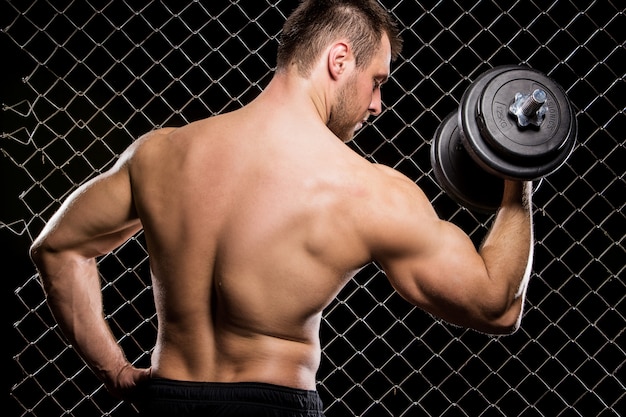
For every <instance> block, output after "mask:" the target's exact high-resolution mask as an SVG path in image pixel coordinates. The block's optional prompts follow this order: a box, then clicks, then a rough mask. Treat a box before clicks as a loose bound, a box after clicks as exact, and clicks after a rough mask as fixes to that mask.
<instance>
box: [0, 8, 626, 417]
mask: <svg viewBox="0 0 626 417" xmlns="http://www.w3.org/2000/svg"><path fill="white" fill-rule="evenodd" d="M382 3H383V4H385V5H386V7H388V8H389V9H390V10H391V11H392V13H393V14H394V15H395V16H396V18H397V19H398V20H399V22H400V25H401V27H402V28H403V37H404V40H405V46H404V51H403V54H402V56H401V57H400V58H399V60H398V62H396V63H395V64H394V65H393V66H392V71H393V73H392V77H391V80H390V81H389V83H387V84H386V85H385V87H384V89H383V102H384V104H385V106H386V107H385V111H384V112H383V114H381V115H380V116H379V117H378V118H377V120H376V122H375V123H374V124H373V125H372V126H368V127H366V128H365V129H364V130H363V131H361V132H360V133H359V134H358V135H357V137H356V139H355V141H354V142H353V143H351V144H350V146H351V147H353V148H354V149H355V150H356V151H357V152H359V153H361V154H362V155H364V156H365V157H366V158H368V159H369V160H372V161H375V162H379V163H384V164H387V165H390V166H393V167H395V168H397V169H398V170H400V171H402V172H404V173H405V174H407V175H409V177H411V178H412V179H414V180H415V181H416V182H417V183H418V184H419V185H420V186H421V187H422V188H423V189H424V191H425V193H426V194H427V195H428V196H429V198H431V200H432V202H433V205H434V206H435V208H436V210H437V211H438V212H439V214H440V215H441V217H443V218H445V219H449V220H451V221H453V222H455V223H456V224H458V225H460V226H461V227H462V228H463V229H464V230H465V231H466V232H467V233H468V234H469V235H470V237H471V238H472V239H473V240H474V241H475V242H476V243H477V244H478V243H479V242H480V241H481V239H482V238H483V237H484V233H485V231H486V230H487V228H488V226H489V224H490V220H491V216H490V215H488V214H480V213H474V212H471V211H468V210H466V209H464V208H462V207H460V206H459V205H458V204H457V203H456V202H454V201H453V200H452V199H451V198H450V196H448V195H446V194H445V193H443V192H442V191H441V188H440V187H439V185H438V184H437V183H436V181H435V180H434V176H433V173H432V169H431V166H430V159H429V155H430V152H429V151H430V143H431V141H432V136H433V134H434V132H435V130H436V128H437V127H438V125H439V123H440V122H441V120H442V119H443V118H444V117H445V116H446V115H448V114H449V113H450V112H453V111H455V110H456V109H457V106H458V103H459V100H460V98H461V96H462V94H463V92H464V91H465V90H466V89H467V88H468V87H469V86H470V85H471V83H472V81H473V80H474V79H476V77H478V76H479V75H480V74H481V73H482V72H483V71H486V70H488V69H489V68H492V67H494V66H498V65H505V64H506V65H508V64H514V65H526V66H530V67H532V68H535V69H538V70H539V71H542V72H544V73H546V74H547V75H549V76H550V77H551V78H553V79H554V80H555V81H556V82H557V83H559V84H560V85H561V86H562V87H563V88H564V89H565V91H566V92H567V95H568V97H569V99H570V100H571V102H572V106H573V110H574V112H575V114H576V117H577V120H578V126H579V131H578V140H577V144H576V147H575V149H574V152H573V153H572V155H571V156H570V158H569V159H568V161H567V163H566V164H565V165H564V166H563V167H561V169H559V171H557V172H556V173H554V174H551V175H550V176H549V177H548V178H546V179H545V180H544V181H543V182H542V183H541V185H540V186H539V188H538V189H537V191H536V193H535V197H534V203H535V233H536V239H537V244H536V246H535V264H534V267H533V277H532V281H531V284H530V287H529V291H528V303H527V308H526V313H525V315H524V320H523V322H522V328H521V329H520V330H519V331H518V332H517V333H516V334H514V335H512V336H508V337H504V338H492V337H489V336H485V335H481V334H478V333H475V332H471V331H466V330H463V329H459V328H455V327H453V326H449V325H447V324H445V323H442V322H440V321H438V320H436V319H433V318H432V317H430V316H428V315H426V314H424V313H423V312H421V311H420V310H417V309H414V308H412V307H411V306H409V305H407V303H406V302H404V301H403V300H401V299H399V297H397V296H396V295H395V294H394V293H393V291H392V289H391V287H390V286H389V284H388V283H387V281H386V279H385V277H384V276H383V274H382V273H381V272H380V270H379V269H378V268H377V267H376V265H370V266H369V267H368V268H366V269H364V270H363V271H362V272H361V273H360V274H359V275H358V276H357V277H356V278H355V280H354V281H353V282H351V283H350V284H349V285H348V286H347V287H346V288H345V289H344V291H342V292H341V294H340V295H339V297H338V299H337V301H336V302H335V303H333V304H332V305H331V306H329V308H328V309H327V311H326V312H325V316H324V323H323V327H322V334H321V336H322V341H323V345H324V346H325V348H324V352H323V361H322V367H321V369H320V372H319V375H318V382H319V383H318V388H319V390H320V394H321V395H322V397H323V399H324V403H325V405H326V408H327V410H326V412H327V416H328V417H333V416H346V415H361V416H368V417H369V416H376V417H379V416H400V415H431V416H440V415H441V416H457V415H459V416H474V415H481V416H492V415H494V416H502V415H506V416H580V415H582V416H591V415H594V416H618V415H620V411H621V410H623V409H624V397H625V394H624V393H625V387H624V380H625V378H624V363H625V358H626V354H625V352H624V346H626V343H624V328H625V327H626V326H625V324H626V318H625V316H624V311H625V309H624V299H625V294H626V286H625V283H624V266H625V264H626V262H625V260H626V251H625V249H624V236H625V235H626V217H625V216H624V212H623V210H624V205H625V202H626V182H625V180H624V173H625V166H626V165H625V163H624V161H625V160H626V152H625V149H624V148H625V144H624V137H625V133H624V132H626V123H625V121H626V120H625V117H624V107H625V101H624V97H626V89H625V87H624V75H625V73H626V53H625V51H624V42H625V39H626V31H624V29H623V28H624V26H625V25H626V17H625V15H624V6H623V4H621V3H618V2H611V1H588V2H571V1H566V0H557V1H553V2H541V3H540V2H531V1H526V2H521V1H505V2H495V1H481V0H479V1H476V2H453V1H448V0H444V1H440V2H436V1H432V2H428V1H426V2H420V3H419V4H418V3H416V2H414V1H407V0H404V1H399V2H393V1H383V2H382ZM295 4H296V2H295V1H293V0H283V1H267V2H266V1H250V0H248V1H240V2H236V3H231V2H226V1H213V2H202V1H201V2H168V1H163V2H151V1H137V2H133V3H132V5H131V4H127V2H122V1H113V2H100V1H91V2H69V1H66V2H64V1H59V2H54V4H50V3H48V2H46V1H42V0H32V1H26V2H11V1H6V0H5V1H2V2H0V5H1V6H2V10H0V12H1V13H0V19H1V20H2V28H3V32H2V33H0V46H1V47H2V51H3V56H5V57H7V59H5V62H4V74H5V75H4V77H5V78H4V80H3V82H2V83H0V85H1V88H2V90H0V93H1V94H2V96H1V99H2V103H3V111H2V112H1V113H0V117H2V119H0V121H1V123H2V132H3V136H2V138H1V139H0V140H1V142H0V143H1V145H2V191H1V192H2V198H3V204H2V205H1V207H2V208H1V209H0V210H1V211H0V216H1V219H0V220H1V223H0V239H1V243H2V256H3V259H2V260H3V261H4V262H3V264H4V265H6V268H5V272H3V273H2V277H3V289H4V291H3V294H4V295H3V301H4V302H5V303H6V305H8V306H9V308H8V311H7V312H6V313H5V314H6V317H7V320H6V322H5V326H6V327H5V329H6V334H7V335H9V340H10V342H9V348H8V352H9V355H7V356H9V357H7V360H6V363H7V368H5V369H9V370H10V372H9V373H8V375H9V378H7V380H6V383H7V386H8V387H7V388H8V391H9V393H10V394H11V395H10V397H9V398H8V404H9V407H10V408H7V410H9V411H8V412H9V413H10V415H33V416H40V417H41V416H48V415H49V416H60V415H63V414H64V412H65V413H66V415H68V414H69V415H77V416H93V415H111V416H121V415H132V413H133V412H132V409H130V408H129V407H128V406H127V405H124V404H119V403H117V402H115V401H113V400H112V399H111V398H110V397H109V396H108V395H107V394H106V393H105V392H104V390H103V388H102V386H101V385H100V384H99V383H98V382H97V380H95V377H93V375H92V374H91V373H90V372H89V371H88V370H86V369H85V368H84V365H83V364H82V362H81V361H80V359H78V357H77V356H76V355H75V353H74V352H73V350H72V349H71V348H69V347H68V346H67V344H66V343H65V341H64V339H63V338H62V337H61V336H60V334H59V333H58V331H57V330H56V328H55V326H54V322H53V321H52V320H51V317H50V315H49V312H48V310H47V307H46V306H45V304H44V303H43V294H42V292H41V288H40V286H39V284H38V282H37V280H36V278H35V277H34V269H33V267H32V265H31V263H30V261H29V260H28V257H27V249H28V245H29V244H30V242H31V240H32V238H33V237H34V236H35V235H36V234H37V233H38V232H39V230H40V229H41V227H42V226H43V224H44V221H45V220H47V219H48V218H49V216H50V215H51V214H52V212H53V211H54V210H55V209H56V208H57V207H58V205H59V203H60V201H62V199H63V198H64V197H65V196H67V194H68V193H69V192H71V190H73V189H74V188H76V187H77V186H78V185H79V184H80V183H82V182H83V181H85V180H86V179H88V178H90V177H91V176H93V175H95V174H96V173H97V172H99V171H101V170H103V169H105V168H106V167H108V166H110V164H111V163H113V161H114V160H115V158H116V157H117V155H119V153H120V152H121V151H122V150H123V149H124V148H125V147H126V146H128V144H130V143H131V142H132V140H134V138H136V137H137V136H138V135H140V134H142V133H144V132H145V131H147V130H150V129H153V128H155V127H158V126H163V125H180V124H182V123H185V122H187V121H191V120H196V119H198V118H202V117H207V116H209V115H211V114H215V113H218V112H222V111H226V110H229V109H232V108H236V107H239V106H240V105H242V104H244V103H246V102H247V101H249V100H250V99H251V98H252V97H254V96H255V95H256V94H258V92H259V91H260V89H261V88H262V86H263V85H264V84H265V83H266V82H267V81H268V79H269V76H270V75H271V68H272V67H273V65H274V54H275V49H276V38H275V37H276V35H277V34H278V32H279V31H280V27H281V24H282V20H283V15H286V14H288V13H289V12H290V11H291V10H292V9H293V7H295ZM100 267H101V271H102V275H103V283H104V284H105V285H106V287H105V289H104V290H103V295H104V298H105V302H106V304H107V314H109V315H110V322H111V324H112V327H113V330H114V332H116V334H117V335H119V337H120V339H121V342H120V343H122V345H123V346H124V349H125V351H126V352H127V354H128V355H129V358H131V360H135V361H136V362H137V363H138V364H146V363H147V360H148V355H149V349H150V348H151V345H152V341H153V337H154V323H153V320H152V319H153V307H152V305H151V293H150V288H149V285H148V266H147V258H146V255H145V250H144V244H143V241H142V236H141V234H139V235H138V236H136V237H135V238H134V239H131V241H129V243H128V244H127V245H125V246H124V247H123V248H121V249H120V250H118V251H116V252H115V253H113V254H112V255H111V256H107V257H104V258H103V259H101V261H100ZM6 310H7V309H5V311H6ZM5 351H7V350H5ZM29 410H32V411H29Z"/></svg>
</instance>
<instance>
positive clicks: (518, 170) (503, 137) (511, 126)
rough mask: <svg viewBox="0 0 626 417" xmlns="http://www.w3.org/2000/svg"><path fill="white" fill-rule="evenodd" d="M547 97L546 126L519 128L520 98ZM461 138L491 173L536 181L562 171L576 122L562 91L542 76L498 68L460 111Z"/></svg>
mask: <svg viewBox="0 0 626 417" xmlns="http://www.w3.org/2000/svg"><path fill="white" fill-rule="evenodd" d="M536 88H539V89H542V90H543V91H545V92H546V96H547V100H546V105H547V106H548V111H547V113H546V116H545V119H544V120H543V122H542V124H541V125H540V127H535V126H527V127H523V128H522V127H519V126H518V124H517V122H516V119H515V117H514V116H512V115H510V114H509V112H508V109H509V105H510V104H511V103H512V102H513V100H514V97H515V94H516V93H517V92H522V93H523V94H529V93H531V92H532V91H533V90H534V89H536ZM458 118H459V121H458V123H459V126H460V127H461V136H462V139H463V142H464V145H465V146H466V147H467V149H468V152H469V153H470V154H471V155H472V157H473V158H474V159H475V160H476V162H477V163H478V164H479V165H480V166H481V167H482V168H483V169H485V170H487V171H489V172H491V173H492V174H494V175H498V176H500V177H502V178H510V179H517V180H534V179H538V178H541V177H543V176H545V175H548V174H549V173H551V172H553V171H554V170H556V169H557V168H558V167H559V166H561V165H562V164H563V162H564V161H565V159H567V157H568V156H569V154H570V153H571V150H572V149H573V144H574V142H575V136H576V118H575V117H574V115H573V112H572V110H571V107H570V104H569V101H568V100H567V97H566V96H565V93H564V92H563V91H562V89H561V88H560V87H559V86H558V84H556V83H555V82H553V81H552V80H551V79H549V78H548V77H546V76H545V75H543V74H541V73H540V72H538V71H536V70H533V69H530V68H524V67H520V66H502V67H496V68H494V69H492V70H489V71H487V72H485V73H484V74H483V75H482V76H481V77H479V79H477V80H476V81H475V82H474V83H473V84H472V86H471V87H470V88H468V89H467V90H466V92H465V94H464V95H463V97H462V99H461V106H460V110H459V116H458Z"/></svg>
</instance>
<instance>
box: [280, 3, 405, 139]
mask: <svg viewBox="0 0 626 417" xmlns="http://www.w3.org/2000/svg"><path fill="white" fill-rule="evenodd" d="M401 48H402V40H401V38H400V35H399V31H398V29H397V27H396V24H395V21H394V20H393V19H392V18H391V16H390V15H389V13H387V11H386V10H385V9H384V8H383V7H381V5H380V4H379V3H378V2H377V1H376V0H304V1H303V2H302V3H301V4H300V6H299V7H298V8H297V9H296V10H295V11H294V12H293V13H292V14H291V16H290V17H289V18H288V19H287V21H286V22H285V25H284V26H283V32H282V35H281V43H280V45H279V47H278V57H277V72H285V71H293V70H295V71H296V72H297V74H298V75H299V76H300V77H303V78H309V77H310V76H311V75H312V72H313V71H314V70H315V68H316V65H318V64H319V63H320V59H321V58H322V55H323V54H324V53H326V54H328V55H329V56H328V60H327V61H322V62H328V67H327V68H324V73H328V76H329V79H332V80H333V81H335V82H334V85H335V89H334V94H333V97H332V99H331V100H330V102H329V105H328V109H327V111H328V120H327V126H328V128H329V129H330V130H331V131H332V132H333V133H334V134H335V135H336V136H337V137H339V138H340V139H341V140H343V141H344V142H348V141H349V140H351V139H352V137H353V136H354V133H355V131H356V130H357V129H358V128H360V127H361V126H362V124H363V122H364V120H366V119H367V117H368V116H369V115H370V114H374V115H376V114H378V113H379V112H380V110H381V106H382V104H381V97H380V85H381V84H382V83H383V82H384V81H385V80H386V79H387V77H388V75H389V64H390V61H393V60H395V59H396V58H397V56H398V55H399V53H400V50H401ZM334 56H336V57H338V59H341V57H349V59H352V60H353V63H352V66H353V69H352V70H351V71H348V72H345V73H344V72H342V71H341V70H340V71H338V72H337V73H335V72H334V71H335V69H334V67H333V62H335V61H334V58H333V57H334ZM324 58H326V57H325V56H324ZM326 70H327V71H326Z"/></svg>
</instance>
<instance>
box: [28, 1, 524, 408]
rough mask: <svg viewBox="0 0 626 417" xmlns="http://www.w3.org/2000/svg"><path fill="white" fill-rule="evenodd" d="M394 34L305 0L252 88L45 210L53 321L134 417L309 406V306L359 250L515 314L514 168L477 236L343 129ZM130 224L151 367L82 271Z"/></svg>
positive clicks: (442, 309) (456, 303)
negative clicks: (140, 361) (146, 293)
mask: <svg viewBox="0 0 626 417" xmlns="http://www.w3.org/2000/svg"><path fill="white" fill-rule="evenodd" d="M400 46H401V42H400V39H399V35H398V30H397V29H396V27H395V26H394V23H393V22H392V20H391V18H390V17H389V15H388V14H387V13H386V12H385V11H384V10H383V9H382V8H381V7H380V6H379V5H378V4H377V3H376V1H375V0H370V1H364V0H346V1H323V2H321V1H313V2H305V3H303V4H302V5H301V6H300V7H299V8H298V9H297V10H296V11H295V12H294V14H293V15H292V16H291V17H290V18H289V19H288V20H287V22H286V24H285V27H284V30H283V38H282V43H281V46H280V49H279V52H278V59H277V69H276V72H275V76H274V77H273V79H272V80H271V82H270V83H269V85H268V86H267V88H266V89H265V90H264V91H263V92H262V93H261V94H260V95H259V96H258V98H256V99H255V100H254V101H252V102H251V103H249V104H248V105H246V106H244V107H243V108H241V109H239V110H236V111H233V112H231V113H226V114H222V115H219V116H215V117H210V118H207V119H205V120H200V121H197V122H194V123H191V124H189V125H186V126H183V127H179V128H166V129H159V130H155V131H153V132H150V133H148V134H146V135H145V136H143V137H141V138H139V139H138V140H137V141H135V142H134V143H133V144H132V145H131V146H130V147H129V148H128V149H127V150H126V151H125V152H124V153H123V154H122V155H121V156H120V158H119V160H118V161H117V163H116V164H115V166H114V167H113V168H112V169H110V170H109V171H108V172H105V173H103V174H102V175H99V176H98V177H96V178H95V179H93V180H91V181H89V182H87V183H86V184H84V185H82V186H81V187H80V188H79V189H77V190H76V191H75V192H74V193H73V194H72V195H71V196H70V197H69V198H68V199H67V201H65V203H64V204H63V205H62V206H61V208H60V209H59V211H58V212H57V213H55V214H54V216H53V217H52V218H51V219H50V221H49V223H48V224H47V225H46V227H45V228H44V230H43V231H42V232H41V234H40V235H39V236H38V237H37V239H36V240H35V242H34V243H33V246H32V249H31V256H32V258H33V260H34V262H35V263H36V265H37V267H38V270H39V273H40V276H41V279H42V281H43V284H44V287H45V291H46V294H47V300H48V303H49V305H50V308H51V310H52V312H53V314H54V316H55V318H56V320H57V321H58V323H59V326H60V328H61V329H62V331H63V332H64V334H65V335H66V336H67V337H68V339H69V341H70V342H71V343H72V345H73V346H74V347H75V348H76V349H77V351H78V352H79V353H80V355H82V357H83V358H84V359H85V361H86V362H87V363H88V364H89V366H90V367H91V369H92V370H93V371H94V372H95V373H96V375H97V376H98V377H99V378H100V379H101V380H102V381H103V382H104V384H105V385H106V387H107V389H108V390H109V391H110V392H111V393H112V394H113V395H116V396H118V397H119V398H123V399H133V400H136V404H137V406H138V408H139V409H140V410H144V412H145V415H150V416H155V415H161V414H160V413H162V415H168V416H175V415H191V414H182V411H183V410H184V411H187V412H198V413H200V412H201V410H203V411H202V412H204V413H205V414H202V415H220V416H221V415H231V414H228V412H229V410H230V412H231V413H233V414H232V415H262V416H266V415H267V416H284V417H287V416H290V417H293V416H322V415H323V414H322V405H321V401H320V400H319V396H318V395H317V393H316V391H315V388H316V386H315V381H316V372H317V369H318V365H319V362H320V356H321V348H320V340H319V329H320V321H321V317H322V311H323V310H324V308H325V307H326V306H327V305H328V304H329V303H330V302H331V301H332V300H333V298H334V297H335V296H336V295H337V293H338V292H339V291H340V290H341V288H342V287H343V286H344V285H345V284H346V282H347V281H348V280H350V279H351V278H352V277H353V276H354V274H355V272H356V271H358V270H359V269H360V268H361V267H363V266H364V265H366V264H367V263H369V262H371V261H377V262H378V263H379V265H380V266H381V267H382V268H383V269H384V271H385V273H386V275H387V277H388V279H389V280H390V283H391V284H392V285H393V287H394V288H395V289H396V290H397V291H398V293H399V294H401V295H402V297H403V298H405V299H406V300H407V301H408V302H410V303H412V304H414V305H416V306H419V307H420V308H422V309H423V310H425V311H427V312H429V313H431V314H433V315H434V316H437V317H440V318H442V319H444V320H446V321H448V322H450V323H454V324H456V325H460V326H466V327H469V328H473V329H476V330H478V331H481V332H487V333H492V334H506V333H510V332H512V331H514V330H516V329H517V327H518V326H519V322H520V317H521V314H522V307H523V302H524V296H525V292H526V287H527V282H528V277H529V275H530V265H531V258H532V222H531V209H530V205H531V202H530V187H529V184H528V183H521V182H510V181H507V182H506V184H505V192H504V197H503V200H502V204H501V208H500V209H499V211H498V213H497V216H496V218H495V220H494V223H493V225H492V227H491V229H490V231H489V233H488V235H487V237H486V238H485V241H484V243H483V244H482V245H481V247H480V249H479V250H477V249H476V248H475V247H474V245H473V244H472V242H471V241H470V239H469V237H468V236H467V235H466V234H465V233H463V232H462V231H461V230H460V229H459V228H457V227H456V226H454V225H453V224H451V223H448V222H446V221H443V220H441V219H439V218H438V217H437V215H436V214H435V212H434V210H433V207H432V206H431V204H430V203H429V201H428V199H427V198H426V196H425V195H424V193H423V192H422V190H421V189H420V188H419V187H417V186H416V185H415V183H414V182H413V181H411V180H410V179H409V178H407V177H405V176H404V175H402V174H400V173H399V172H397V171H395V170H393V169H391V168H389V167H385V166H381V165H377V164H372V163H370V162H368V161H367V160H365V159H364V158H362V157H361V156H359V155H357V154H356V153H355V152H354V151H352V150H351V149H350V147H348V146H346V145H345V143H344V142H347V141H349V140H350V139H351V138H352V137H353V135H354V133H355V131H356V130H357V129H358V128H360V127H361V126H362V124H363V123H364V122H365V120H366V119H367V117H368V116H370V115H377V114H379V113H380V111H381V90H380V88H381V84H383V83H384V82H385V80H387V78H388V76H389V73H390V62H391V61H392V60H393V59H395V58H396V57H397V55H398V53H399V50H400ZM142 228H143V231H144V234H145V238H146V241H147V249H148V252H149V255H150V262H151V272H152V282H153V288H154V297H155V304H156V311H157V317H158V333H157V340H156V346H155V347H154V351H153V354H152V362H151V368H150V369H138V368H135V367H133V366H132V365H131V364H130V363H129V362H128V361H127V359H126V358H125V356H124V353H123V352H122V350H121V349H120V347H119V345H118V344H117V342H116V340H115V338H114V337H113V336H112V334H111V331H110V329H109V327H108V325H107V323H106V321H105V320H104V319H103V308H102V299H101V292H100V290H101V289H100V281H99V275H98V271H97V269H96V258H97V257H98V256H101V255H104V254H106V253H108V252H110V251H112V250H113V249H115V248H117V247H118V246H120V245H121V244H122V243H124V242H125V241H126V240H127V239H128V238H129V237H131V236H133V235H134V234H135V233H137V232H138V231H139V230H141V229H142ZM183 399H184V400H183ZM203 407H205V408H203ZM178 412H180V413H181V414H177V413H178ZM218 412H223V413H224V414H218ZM211 413H215V414H211ZM198 415H200V414H198Z"/></svg>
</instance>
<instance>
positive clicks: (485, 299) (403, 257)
mask: <svg viewBox="0 0 626 417" xmlns="http://www.w3.org/2000/svg"><path fill="white" fill-rule="evenodd" d="M389 178H390V181H385V182H386V184H385V187H384V190H381V191H380V192H381V194H382V195H384V197H385V201H384V203H381V204H379V207H378V210H377V214H376V221H373V222H371V223H370V225H371V231H370V236H372V239H375V241H376V243H375V245H374V247H375V254H374V257H375V259H376V260H377V261H378V262H379V263H380V265H381V266H382V267H383V269H384V271H385V273H386V274H387V276H388V278H389V280H390V282H391V284H392V285H393V286H394V288H395V289H396V290H397V291H398V293H399V294H400V295H401V296H402V297H403V298H405V299H406V300H408V301H409V302H410V303H412V304H414V305H416V306H418V307H420V308H422V309H423V310H425V311H427V312H429V313H431V314H433V315H435V316H437V317H439V318H442V319H444V320H446V321H448V322H450V323H453V324H457V325H461V326H466V327H470V328H474V329H476V330H480V331H484V332H487V333H508V332H511V331H513V330H515V328H516V326H517V325H518V318H519V316H520V313H521V304H522V301H523V297H520V291H519V289H520V285H525V284H524V277H523V275H524V274H523V272H524V271H523V270H520V268H519V266H520V265H525V264H526V261H525V260H526V259H527V258H528V256H527V254H526V253H521V251H520V253H519V254H518V253H507V251H506V249H507V243H508V242H513V241H515V240H525V239H526V238H525V237H524V234H525V233H524V231H525V230H526V228H527V224H526V222H525V221H524V220H523V219H521V218H523V216H524V210H518V209H517V208H513V209H512V210H503V211H502V212H501V213H500V214H499V215H498V216H497V218H496V222H494V224H496V225H498V226H497V227H496V228H495V230H497V231H498V233H495V234H494V236H495V235H500V237H502V235H506V236H503V237H504V239H500V238H499V239H498V240H502V241H501V242H498V243H497V244H494V245H487V247H486V248H485V247H483V248H481V249H480V250H479V249H478V248H476V247H475V245H474V243H473V242H472V241H471V239H470V238H469V236H468V235H467V234H466V233H464V232H463V231H462V230H461V229H460V228H459V227H457V226H455V225H454V224H452V223H449V222H447V221H443V220H441V219H439V217H438V216H437V215H436V213H435V211H434V209H433V207H432V205H431V204H430V202H429V201H428V199H427V198H426V196H425V195H424V193H423V192H422V191H421V190H420V189H419V188H418V187H417V186H416V185H415V184H413V183H412V182H410V181H409V180H407V179H404V178H403V177H401V176H399V175H391V176H390V177H389ZM493 230H494V229H492V231H493ZM502 230H507V233H500V232H501V231H502ZM493 240H494V239H491V241H493ZM488 241H489V240H488ZM522 269H523V268H522Z"/></svg>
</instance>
